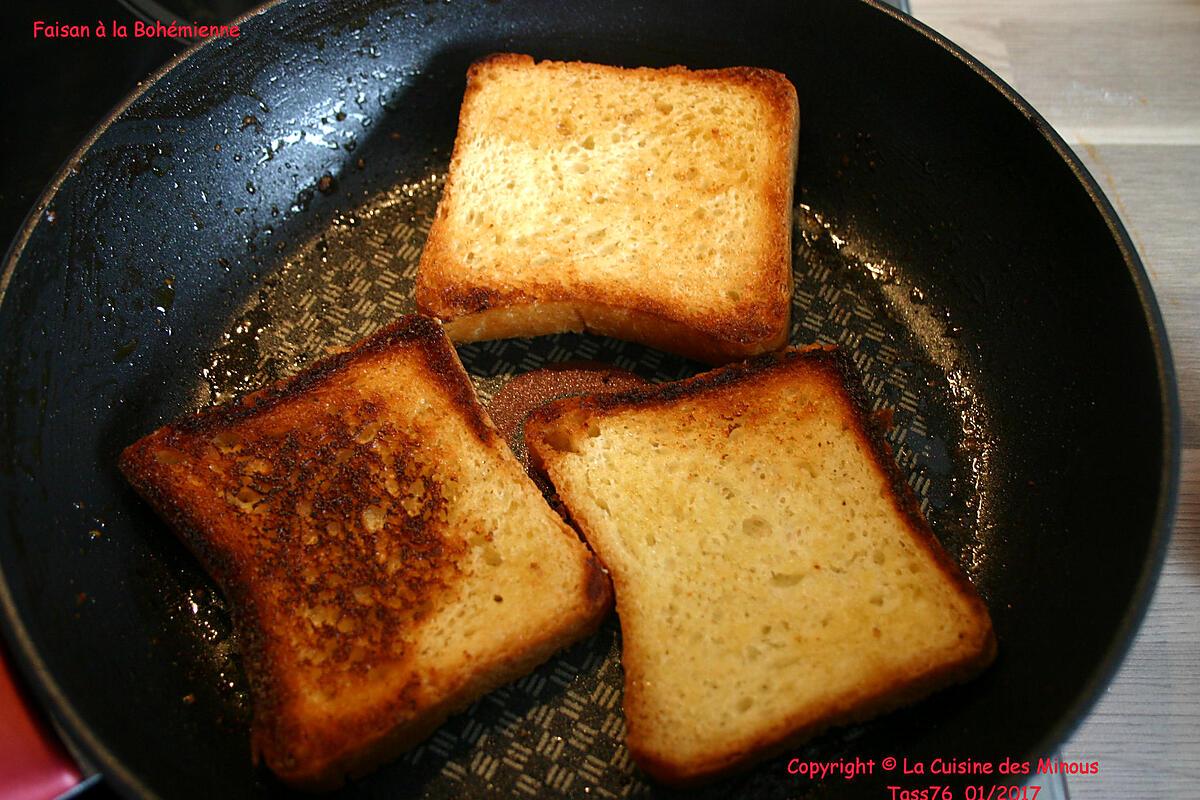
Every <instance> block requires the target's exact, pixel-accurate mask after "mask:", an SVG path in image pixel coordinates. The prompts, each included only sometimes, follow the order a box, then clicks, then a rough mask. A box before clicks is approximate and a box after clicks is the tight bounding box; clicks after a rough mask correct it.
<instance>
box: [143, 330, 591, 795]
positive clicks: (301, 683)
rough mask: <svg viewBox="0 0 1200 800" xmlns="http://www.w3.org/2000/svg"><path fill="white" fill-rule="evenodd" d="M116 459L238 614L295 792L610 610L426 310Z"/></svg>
mask: <svg viewBox="0 0 1200 800" xmlns="http://www.w3.org/2000/svg"><path fill="white" fill-rule="evenodd" d="M120 466H121V470H122V471H123V472H124V473H125V475H126V477H127V478H128V479H129V481H130V482H131V483H132V484H133V485H134V487H135V488H136V489H137V490H138V491H139V492H140V493H141V494H142V495H143V496H144V497H145V498H146V499H147V500H148V501H149V502H150V504H151V505H152V506H154V508H155V509H156V510H157V511H158V512H159V513H160V514H162V515H163V516H164V517H165V518H166V519H167V520H168V521H169V522H170V523H171V524H172V526H173V527H174V529H175V531H176V532H177V533H178V534H179V535H180V537H181V538H182V539H183V541H184V542H185V543H186V544H188V545H189V546H190V547H191V549H192V550H193V551H194V552H195V553H196V555H197V556H198V557H199V558H200V560H201V561H202V563H203V564H204V566H205V567H206V568H207V569H208V571H209V572H210V573H211V574H212V575H213V576H214V577H215V578H216V580H217V581H218V583H219V584H220V585H221V587H222V589H223V590H224V592H225V593H226V595H227V597H228V598H229V600H230V601H231V605H232V607H233V609H234V619H235V622H236V625H237V629H238V632H239V636H240V642H241V647H242V656H243V660H244V663H245V667H246V672H247V676H248V677H249V679H250V687H251V693H252V699H253V706H254V720H253V725H252V732H251V733H252V743H253V748H254V751H255V754H256V757H261V758H262V759H263V760H264V761H265V762H266V764H267V765H268V766H269V767H270V768H271V769H272V770H273V771H274V772H275V773H276V774H277V775H278V776H279V777H280V778H282V779H283V780H284V781H286V782H288V783H290V784H293V785H296V786H301V787H304V788H309V789H316V788H329V787H333V786H336V785H338V784H340V783H341V782H342V781H343V780H344V779H345V777H346V776H353V775H358V774H361V773H362V772H364V771H366V770H368V769H370V768H371V767H373V766H374V765H376V764H378V763H379V762H381V761H383V760H386V759H388V758H390V757H392V756H393V755H395V754H397V753H398V752H399V751H401V750H403V749H406V748H408V747H410V746H412V745H414V744H416V743H417V742H418V741H420V740H421V739H422V738H424V737H425V736H426V735H427V734H429V733H430V732H431V731H432V730H433V729H434V728H435V727H436V726H437V725H439V724H440V723H441V722H442V721H443V720H444V719H445V718H446V717H447V716H448V715H450V714H451V713H453V712H454V711H456V710H459V709H461V708H463V707H465V706H466V705H467V704H468V703H469V702H470V701H472V700H473V699H475V698H476V697H478V696H479V695H481V694H483V693H485V692H487V691H490V690H491V689H493V688H494V687H496V686H498V685H500V684H502V683H505V682H507V681H509V680H512V679H514V678H516V677H518V676H520V675H522V674H523V673H525V672H528V671H529V670H531V669H532V668H533V667H534V666H535V665H536V664H538V663H539V662H541V661H543V660H545V659H546V658H548V657H549V656H550V655H551V654H552V653H554V652H555V651H556V650H558V649H559V648H561V647H564V646H565V645H567V644H568V643H570V642H572V641H574V640H576V639H579V638H580V637H582V636H584V635H585V634H587V633H588V632H590V631H591V630H593V629H594V628H595V627H596V626H597V625H598V624H599V622H600V620H601V619H602V617H603V616H604V614H605V612H606V611H607V609H608V608H609V606H610V599H611V589H610V586H609V582H608V579H607V577H606V576H605V575H604V574H603V572H602V571H601V569H600V568H599V566H598V564H597V562H596V561H595V559H594V558H593V556H592V555H591V554H590V553H589V552H588V550H587V548H586V547H585V546H584V544H583V543H582V542H580V541H579V538H578V536H577V535H576V534H575V532H574V531H572V530H571V529H570V528H569V527H567V526H566V525H565V524H564V523H563V522H562V521H561V519H559V518H558V516H557V515H555V514H554V512H553V511H551V509H550V508H549V506H548V505H547V504H546V502H545V500H544V499H543V497H542V496H541V494H540V493H539V491H538V490H537V489H536V488H535V486H534V484H533V483H532V482H531V481H530V480H529V478H528V477H527V476H526V475H525V473H524V472H523V471H522V470H521V467H520V466H519V465H518V464H517V462H516V460H515V459H514V458H513V456H512V453H511V452H510V451H509V450H508V448H507V446H506V445H505V444H504V442H503V441H502V440H501V439H500V438H499V437H498V435H497V434H496V432H495V430H494V428H493V427H492V424H491V422H490V421H489V420H488V419H487V417H486V416H485V414H484V413H483V410H482V409H481V408H480V406H479V404H478V401H477V400H476V398H475V395H474V392H473V390H472V388H471V384H470V382H469V381H468V379H467V376H466V373H465V372H464V371H463V369H462V366H461V364H460V363H459V361H458V357H457V356H456V354H455V352H454V350H453V348H452V347H451V346H450V344H449V342H448V340H447V339H446V338H445V336H444V334H443V333H442V330H441V328H440V326H439V325H438V324H437V322H436V321H434V320H431V319H428V318H426V317H420V316H410V317H405V318H402V319H401V320H399V321H398V322H396V323H394V324H392V325H391V326H389V327H387V328H385V329H384V330H382V331H380V332H379V333H377V334H376V335H374V336H372V337H370V338H369V339H366V340H365V341H363V342H361V343H360V344H358V345H357V346H356V347H354V348H352V349H351V350H349V351H347V352H344V353H341V354H339V355H335V356H332V357H330V358H327V359H325V360H323V361H321V362H319V363H317V364H315V365H313V366H312V367H310V368H309V369H307V370H305V371H304V372H302V373H300V374H299V375H297V376H295V377H294V378H292V379H290V380H287V381H284V382H282V383H279V384H277V385H275V386H272V387H270V388H268V389H265V390H263V391H261V392H258V393H256V394H254V395H251V396H249V397H247V398H246V399H245V400H244V401H242V402H241V403H237V404H233V405H229V406H224V407H220V408H214V409H209V410H206V411H203V412H201V413H199V414H197V415H195V416H192V417H188V418H185V419H181V420H179V421H177V422H175V423H173V424H171V425H168V426H166V427H164V428H161V429H159V430H157V431H155V432H154V433H152V434H150V435H149V436H147V437H145V438H144V439H141V440H139V441H138V442H136V443H135V444H133V445H131V446H130V447H129V448H127V449H126V450H125V452H124V453H123V454H122V455H121V460H120Z"/></svg>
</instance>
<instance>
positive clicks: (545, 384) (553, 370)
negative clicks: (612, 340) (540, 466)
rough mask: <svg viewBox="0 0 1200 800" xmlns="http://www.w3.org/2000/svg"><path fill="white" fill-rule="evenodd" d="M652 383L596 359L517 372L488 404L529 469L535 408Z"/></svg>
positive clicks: (489, 409)
mask: <svg viewBox="0 0 1200 800" xmlns="http://www.w3.org/2000/svg"><path fill="white" fill-rule="evenodd" d="M649 383H650V382H649V381H647V380H646V379H645V378H642V377H641V376H639V375H636V374H634V373H632V372H630V371H629V370H626V369H621V368H620V367H614V366H612V365H611V364H601V363H598V362H594V361H569V362H566V363H563V364H556V365H554V366H551V367H545V368H543V369H536V370H534V371H532V372H526V373H523V374H521V375H516V376H514V377H513V378H512V379H510V380H509V382H508V383H506V384H504V386H502V387H501V388H500V391H498V392H496V394H495V395H494V396H493V397H492V401H491V402H490V403H489V404H488V406H487V410H488V414H490V415H491V417H492V422H494V423H495V425H496V429H497V430H498V431H499V432H500V435H501V436H503V437H504V441H506V442H508V446H509V447H510V448H511V449H512V451H513V454H514V455H515V456H516V457H517V460H519V461H520V462H521V465H522V466H523V467H525V470H526V471H528V470H529V451H528V449H527V448H526V447H525V420H526V419H528V418H529V414H530V412H532V411H533V410H534V409H535V408H539V407H541V406H544V405H545V404H546V403H549V402H550V401H552V400H558V399H560V398H563V397H575V396H577V395H585V394H597V393H600V392H620V391H625V390H626V389H636V388H638V387H639V386H646V385H648V384H649Z"/></svg>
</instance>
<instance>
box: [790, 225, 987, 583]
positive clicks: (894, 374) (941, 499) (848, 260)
mask: <svg viewBox="0 0 1200 800" xmlns="http://www.w3.org/2000/svg"><path fill="white" fill-rule="evenodd" d="M795 232H796V234H797V235H796V237H795V238H796V264H795V269H796V282H797V292H796V295H795V299H794V309H793V315H794V317H795V318H796V320H797V321H796V322H795V323H794V324H795V325H796V327H797V330H796V331H795V332H794V333H793V339H796V338H797V337H800V338H803V337H805V336H809V337H811V338H812V340H814V341H821V342H823V343H831V344H840V345H842V346H849V347H850V348H851V349H852V351H853V355H854V360H855V363H856V364H857V365H858V367H859V369H860V370H861V371H862V372H863V374H864V378H865V379H866V383H867V390H868V393H869V394H871V395H872V396H874V397H875V398H876V403H877V405H887V404H889V403H890V404H891V405H892V407H893V408H894V409H895V410H896V411H897V412H898V413H897V414H895V415H894V420H895V422H894V425H893V427H892V429H891V430H890V431H889V433H888V440H889V441H890V442H891V443H892V445H893V446H894V447H895V448H896V453H895V455H896V460H897V462H898V463H899V465H900V466H901V468H902V469H905V470H907V471H908V472H909V474H910V481H909V484H910V486H912V487H913V489H914V491H915V492H916V494H917V496H918V499H919V500H920V502H921V510H922V512H924V513H925V514H926V516H927V518H929V520H930V523H931V524H932V525H933V526H934V530H935V532H936V533H938V535H939V537H940V538H941V539H942V541H943V543H944V544H945V545H946V546H947V549H949V550H950V552H951V554H952V555H954V556H955V557H956V558H957V560H958V562H959V563H960V564H961V565H962V567H963V569H964V570H965V571H966V572H967V574H968V575H969V576H970V577H971V579H972V580H973V581H974V582H975V583H976V585H977V586H979V588H980V589H981V590H984V593H985V596H986V589H987V580H986V578H987V575H988V573H989V566H990V552H991V547H990V546H989V544H990V542H991V541H992V540H993V537H994V536H995V535H996V530H995V526H994V525H993V523H992V517H991V507H990V489H989V487H990V486H991V484H992V481H993V480H994V478H995V470H994V461H995V445H994V442H993V440H992V438H991V433H990V432H991V430H992V429H993V425H992V423H991V415H990V414H989V411H988V409H987V405H986V402H985V399H984V398H983V397H982V396H981V394H980V392H979V391H978V389H977V387H978V385H979V381H978V379H977V377H976V373H975V371H974V368H973V364H974V363H975V361H976V359H975V358H974V357H973V356H974V354H973V353H972V352H971V350H970V349H969V347H968V346H967V345H966V344H965V343H964V341H963V339H962V334H963V332H964V325H963V323H962V322H961V321H960V320H959V319H957V318H956V317H955V316H954V314H953V313H952V312H951V311H950V309H948V308H946V307H939V306H937V305H936V304H934V303H933V302H932V300H933V298H934V292H933V290H932V288H930V287H925V286H922V285H920V284H919V283H918V282H917V281H915V280H914V279H913V278H911V277H910V274H909V272H908V271H906V270H905V269H904V268H903V266H902V265H898V264H895V263H891V262H890V261H889V260H888V259H887V258H886V257H884V256H881V255H879V254H877V253H875V252H874V250H873V248H872V247H871V245H870V244H869V243H868V242H863V241H862V240H861V239H860V238H859V237H857V236H856V235H855V234H853V233H851V232H849V231H847V230H840V229H839V228H838V227H837V226H834V225H833V224H831V223H830V222H828V221H827V220H826V219H825V218H824V216H823V215H822V214H821V213H820V212H819V211H817V210H815V209H813V208H812V207H811V206H809V205H807V204H804V203H801V204H799V205H798V206H797V208H796V212H795ZM830 321H832V322H833V323H834V324H833V325H830V324H829V323H830ZM889 384H890V385H889ZM889 395H890V397H889Z"/></svg>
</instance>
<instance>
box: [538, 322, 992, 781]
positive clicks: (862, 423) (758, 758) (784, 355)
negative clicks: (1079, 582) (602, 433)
mask: <svg viewBox="0 0 1200 800" xmlns="http://www.w3.org/2000/svg"><path fill="white" fill-rule="evenodd" d="M798 360H805V361H807V362H809V364H810V365H813V366H816V367H817V368H819V369H822V370H824V371H825V372H826V374H827V375H829V376H831V377H833V378H834V380H835V381H836V382H837V383H838V384H839V385H840V386H841V387H842V388H843V389H844V390H845V392H846V394H847V396H848V398H849V400H850V402H851V404H852V406H853V408H854V411H855V414H854V415H853V417H854V419H855V421H856V422H857V423H858V424H857V425H856V432H857V433H858V435H859V437H860V438H861V440H862V441H863V442H865V444H866V445H867V451H868V453H869V454H870V456H871V458H872V460H873V461H874V462H875V466H876V468H877V469H879V470H880V471H882V473H883V475H884V477H885V478H886V479H887V481H888V483H889V488H890V489H891V491H890V492H889V495H890V498H891V501H892V503H893V504H894V506H895V508H896V509H897V510H898V511H899V512H900V514H901V517H902V518H903V519H904V520H905V521H906V522H907V524H908V528H909V531H910V533H911V534H912V536H913V538H914V540H915V541H916V543H917V544H918V545H919V546H921V547H923V548H924V549H925V551H926V552H927V553H928V554H929V555H930V556H931V557H932V558H933V560H934V563H935V564H936V565H937V567H938V569H939V570H940V571H941V572H942V574H943V575H944V576H945V577H946V578H948V579H949V580H950V582H951V583H952V584H953V586H954V588H955V589H956V590H957V592H958V594H959V595H960V596H961V597H963V598H964V599H965V600H967V602H968V604H969V605H970V606H971V607H972V608H973V610H974V612H975V614H976V616H977V618H978V619H980V620H982V621H983V622H984V623H986V627H987V631H986V639H985V640H984V641H983V642H982V646H981V648H980V649H979V652H978V653H977V654H976V655H974V656H968V657H966V658H964V659H961V660H959V661H956V662H951V663H948V664H943V665H941V666H939V667H937V668H936V669H933V670H930V671H928V672H926V673H923V674H920V675H917V676H915V677H914V678H912V679H911V680H908V681H907V682H905V683H903V684H900V685H896V686H893V687H890V688H889V690H888V691H887V693H886V694H883V695H877V696H876V697H875V698H873V699H872V700H871V701H869V702H867V703H866V704H864V705H861V706H860V707H858V708H842V709H835V710H834V711H833V713H831V714H829V715H827V716H826V717H824V718H823V719H820V720H818V721H817V722H814V723H809V724H804V723H793V722H792V720H790V719H785V720H784V721H783V722H782V723H781V724H779V725H777V726H775V727H773V728H772V729H770V730H768V731H766V732H764V733H763V735H761V736H759V737H758V738H756V739H753V740H751V741H749V742H748V743H746V744H745V745H744V746H743V747H740V748H739V749H737V750H735V751H733V752H729V753H725V754H722V755H721V756H720V757H719V758H715V759H713V760H712V761H710V762H707V763H705V764H702V765H699V766H696V767H695V768H688V765H680V764H678V763H675V762H671V761H668V760H665V759H661V758H659V757H657V756H656V755H655V754H653V753H649V752H645V751H640V750H637V749H636V748H635V747H632V746H631V748H630V749H631V750H632V751H633V755H634V757H635V760H636V761H637V763H638V764H639V766H641V767H642V769H644V770H645V771H646V772H647V773H648V774H649V775H651V776H652V777H654V778H655V779H656V780H658V781H660V782H662V783H664V784H668V785H671V786H675V787H679V788H688V787H694V786H697V785H700V784H704V783H707V782H709V781H711V780H714V779H716V778H720V777H724V776H728V775H732V774H736V773H739V772H742V771H745V770H747V769H749V768H751V767H753V766H754V765H756V764H758V763H761V762H762V761H765V760H767V759H770V758H772V757H774V756H778V755H780V754H782V753H784V752H786V751H787V750H789V749H791V748H793V747H796V746H799V745H800V744H802V743H804V742H806V741H808V740H809V739H811V738H812V737H814V736H816V735H817V734H820V733H821V732H823V731H825V730H827V729H829V728H832V727H836V726H839V725H846V724H852V723H855V722H860V721H865V720H868V719H871V718H874V717H876V716H878V715H880V714H883V713H886V712H888V711H892V710H895V709H898V708H901V707H903V706H906V705H909V704H911V703H914V702H916V701H918V700H920V699H922V698H924V697H927V696H929V695H930V694H932V693H933V692H935V691H937V690H938V689H940V688H944V687H947V686H950V685H953V684H956V683H962V682H964V681H966V680H969V679H970V678H971V677H973V676H974V675H976V674H978V673H979V672H980V671H982V670H983V669H984V668H986V667H987V666H988V665H989V664H990V663H991V662H992V660H993V659H994V658H995V656H996V651H997V642H996V635H995V630H994V628H993V627H992V622H991V615H990V614H989V612H988V609H987V605H986V604H985V603H984V601H983V599H982V598H981V597H980V596H979V593H978V592H977V590H976V589H975V587H974V586H973V585H972V584H971V582H970V581H969V580H968V579H967V577H966V575H965V574H964V573H963V571H962V569H961V568H960V567H959V565H958V564H957V563H956V562H955V561H954V560H953V559H952V558H951V557H950V555H949V554H948V553H947V552H946V551H945V549H944V548H943V547H942V545H941V543H940V542H939V541H938V539H937V536H936V534H934V532H933V530H932V528H930V526H929V522H928V521H927V520H926V519H925V517H924V516H923V515H922V514H921V510H920V503H919V502H918V500H917V497H916V494H915V493H914V492H913V490H912V487H910V486H909V485H908V483H907V481H905V480H904V478H903V475H902V474H901V471H900V469H899V467H898V466H897V465H896V462H895V459H894V456H893V454H892V452H891V449H890V448H889V447H888V445H887V440H886V438H885V433H886V431H885V430H883V428H882V426H881V425H880V422H879V420H878V418H877V417H876V415H875V414H874V413H873V412H872V410H871V404H870V400H869V398H868V397H867V394H866V391H865V389H864V388H863V386H862V381H861V377H860V376H859V374H858V372H857V370H856V369H855V368H854V364H853V362H852V361H851V360H850V358H849V357H848V356H847V355H846V354H845V352H844V351H842V350H841V349H839V348H838V347H836V346H833V345H810V346H808V347H803V348H788V349H786V350H783V351H780V352H776V353H768V354H765V355H762V356H759V357H757V358H755V359H752V360H750V361H746V362H743V363H740V364H731V365H728V366H724V367H719V368H717V369H714V370H711V371H709V372H705V373H701V374H699V375H696V376H694V377H691V378H686V379H684V380H681V381H676V382H673V383H667V384H658V385H654V386H650V387H645V388H637V389H630V390H628V391H623V392H616V393H611V394H597V395H591V396H587V397H568V398H563V399H561V400H556V401H554V402H551V403H548V404H547V405H545V406H542V407H540V408H538V409H535V410H534V411H533V413H532V414H531V415H530V423H532V424H527V427H526V430H527V431H529V430H534V431H535V433H539V434H540V431H539V429H540V428H541V427H542V426H549V425H552V424H553V423H554V422H555V421H556V420H558V419H560V418H561V417H563V416H566V415H567V414H570V413H573V412H575V411H582V412H585V413H586V412H592V411H595V412H599V413H601V414H603V413H605V412H609V411H620V410H623V409H626V408H646V407H653V406H667V405H670V404H673V403H675V402H677V401H679V400H683V399H687V398H690V397H697V396H699V395H702V394H704V393H706V392H708V391H710V390H713V389H721V388H725V387H730V386H736V385H737V384H739V383H743V382H747V381H752V380H755V379H757V378H759V377H761V376H763V375H765V374H769V373H772V372H776V371H780V370H784V369H786V368H787V367H788V366H789V365H790V364H793V363H795V362H796V361H798ZM536 438H537V439H538V441H537V443H536V444H533V443H531V446H530V448H529V453H530V461H531V463H532V464H533V465H534V466H535V468H537V469H538V470H541V471H542V472H543V473H545V471H546V467H545V463H544V461H543V460H542V458H541V453H540V452H539V451H540V449H541V446H543V443H544V446H545V447H547V448H553V445H551V444H549V443H548V442H545V440H544V439H543V438H541V437H540V435H539V436H537V437H536ZM597 555H598V554H597ZM601 560H603V559H601ZM797 716H799V715H797Z"/></svg>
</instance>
